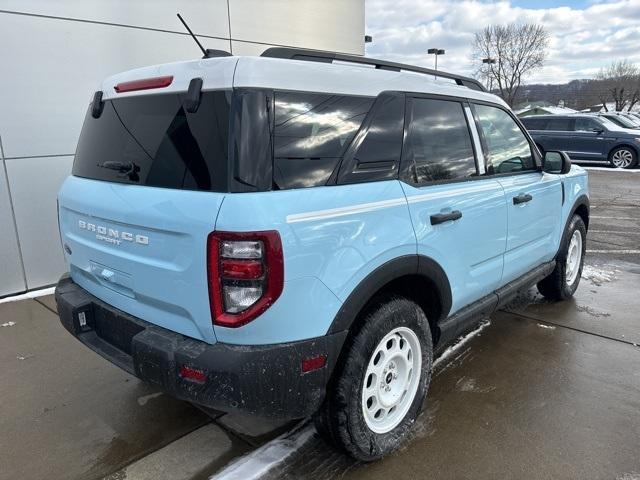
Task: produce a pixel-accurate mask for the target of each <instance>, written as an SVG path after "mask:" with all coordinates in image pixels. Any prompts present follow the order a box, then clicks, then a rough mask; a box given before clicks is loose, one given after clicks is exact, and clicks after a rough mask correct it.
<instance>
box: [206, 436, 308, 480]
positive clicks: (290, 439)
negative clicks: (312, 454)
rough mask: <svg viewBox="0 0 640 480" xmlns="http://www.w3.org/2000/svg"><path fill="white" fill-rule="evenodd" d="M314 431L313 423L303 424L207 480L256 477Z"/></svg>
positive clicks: (295, 447)
mask: <svg viewBox="0 0 640 480" xmlns="http://www.w3.org/2000/svg"><path fill="white" fill-rule="evenodd" d="M315 432H316V430H315V428H313V425H311V424H309V423H307V424H303V425H301V426H299V427H297V429H294V430H292V431H290V432H288V433H285V434H283V435H281V436H279V437H278V438H276V439H275V440H272V441H270V442H268V443H266V444H264V445H263V446H262V447H260V448H258V449H257V450H254V451H253V452H251V453H249V454H247V455H245V456H244V457H242V458H240V459H238V460H236V461H235V462H233V463H231V464H230V465H229V466H227V467H226V468H225V469H224V470H222V471H221V472H219V473H217V474H216V475H214V476H213V477H210V478H209V480H253V479H258V478H260V477H262V476H263V475H264V474H265V473H267V472H268V471H269V470H271V469H273V468H274V467H275V466H276V465H278V464H279V463H281V462H283V461H284V460H286V459H287V457H289V456H290V455H291V454H292V453H294V452H296V451H297V450H298V449H300V447H302V446H303V445H304V444H305V443H307V442H308V441H309V440H310V439H311V437H313V435H314V434H315Z"/></svg>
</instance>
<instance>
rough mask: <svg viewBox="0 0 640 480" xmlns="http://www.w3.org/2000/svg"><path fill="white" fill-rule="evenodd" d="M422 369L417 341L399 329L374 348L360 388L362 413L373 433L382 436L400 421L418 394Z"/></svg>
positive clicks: (407, 332) (390, 333)
mask: <svg viewBox="0 0 640 480" xmlns="http://www.w3.org/2000/svg"><path fill="white" fill-rule="evenodd" d="M421 367H422V351H421V349H420V341H419V340H418V336H417V335H416V334H415V333H414V332H413V330H411V329H409V328H406V327H399V328H396V329H394V330H392V331H391V332H389V333H388V334H387V335H386V336H385V337H384V338H383V339H382V340H381V341H380V343H379V344H378V346H377V347H376V348H375V349H374V351H373V355H372V356H371V358H370V359H369V364H368V366H367V369H366V371H365V375H364V380H363V386H362V412H363V414H364V419H365V422H366V424H367V426H368V427H369V428H370V429H371V430H372V431H374V432H375V433H386V432H389V431H391V430H393V429H394V428H395V427H397V426H398V425H399V424H400V422H402V420H403V419H404V417H405V415H406V414H407V411H408V410H409V408H410V407H411V404H412V403H413V399H414V398H415V396H416V392H417V391H418V385H419V382H420V372H421Z"/></svg>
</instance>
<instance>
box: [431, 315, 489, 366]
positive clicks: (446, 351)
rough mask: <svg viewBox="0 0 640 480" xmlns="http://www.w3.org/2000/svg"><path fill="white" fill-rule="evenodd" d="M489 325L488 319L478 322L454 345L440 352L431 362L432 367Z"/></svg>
mask: <svg viewBox="0 0 640 480" xmlns="http://www.w3.org/2000/svg"><path fill="white" fill-rule="evenodd" d="M489 325H491V322H490V321H489V320H485V321H483V322H482V323H481V324H480V326H479V327H478V328H476V329H475V330H473V331H471V332H469V333H467V334H466V335H465V336H464V337H460V338H459V339H458V341H457V342H456V343H455V344H454V345H451V346H450V347H449V348H447V349H446V350H445V351H444V352H442V355H440V356H439V357H438V358H437V359H436V361H435V362H433V368H436V367H437V366H438V365H440V364H441V363H442V362H444V361H445V360H447V359H449V358H450V357H451V356H452V355H454V354H455V353H456V352H458V351H459V350H460V349H461V348H462V347H463V346H464V345H465V344H466V343H467V342H468V341H469V340H471V339H472V338H473V337H475V336H476V335H478V334H479V333H480V332H482V330H484V329H485V328H487V327H488V326H489Z"/></svg>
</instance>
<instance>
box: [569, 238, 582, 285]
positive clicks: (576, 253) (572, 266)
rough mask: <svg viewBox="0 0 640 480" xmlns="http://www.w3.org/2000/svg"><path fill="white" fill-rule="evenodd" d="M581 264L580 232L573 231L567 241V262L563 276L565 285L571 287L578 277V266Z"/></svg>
mask: <svg viewBox="0 0 640 480" xmlns="http://www.w3.org/2000/svg"><path fill="white" fill-rule="evenodd" d="M581 262H582V233H581V232H580V230H574V232H573V235H571V240H570V241H569V248H568V250H567V262H566V266H565V276H566V279H567V285H573V282H575V281H576V278H577V277H578V272H579V271H580V264H581Z"/></svg>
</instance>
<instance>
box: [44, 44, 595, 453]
mask: <svg viewBox="0 0 640 480" xmlns="http://www.w3.org/2000/svg"><path fill="white" fill-rule="evenodd" d="M214 55H218V56H214ZM336 60H339V62H334V61H336ZM371 66H374V67H375V68H371ZM435 75H437V79H434V76H435ZM58 202H59V222H60V232H61V238H62V244H63V248H64V251H65V257H66V261H67V265H68V268H69V273H68V274H67V275H65V276H64V277H63V278H62V279H61V280H60V283H59V284H58V287H57V289H56V300H57V303H58V311H59V313H60V319H61V321H62V324H63V325H64V326H65V328H66V329H67V330H68V331H69V332H70V333H72V334H73V335H74V336H76V337H77V338H78V339H79V340H80V341H82V342H83V343H84V344H85V345H87V346H88V347H89V348H91V349H93V350H94V351H96V352H97V353H99V354H100V355H102V356H103V357H105V358H107V359H108V360H110V361H112V362H113V363H115V364H116V365H118V366H120V367H122V368H123V369H125V370H127V371H128V372H130V373H132V374H134V375H136V376H137V377H139V378H141V379H143V380H144V381H147V382H150V383H153V384H155V385H157V386H158V387H160V388H162V389H164V390H165V391H166V392H169V393H170V394H172V395H175V396H176V397H179V398H182V399H185V400H188V401H190V402H193V403H196V404H199V405H202V406H205V407H210V408H214V409H220V410H226V411H231V410H239V411H243V412H248V413H251V414H256V415H264V416H271V417H279V418H301V417H305V416H309V415H314V417H315V419H316V424H317V426H318V429H319V431H320V432H322V433H323V434H324V435H325V436H326V437H327V438H328V439H330V440H331V441H332V442H333V443H334V444H336V445H337V446H339V447H341V448H342V449H344V450H345V451H347V452H348V453H349V454H351V455H352V456H354V457H356V458H358V459H361V460H365V461H369V460H374V459H377V458H380V457H381V456H383V455H385V454H387V453H388V452H390V451H392V450H393V449H395V448H397V447H398V445H399V444H400V443H401V442H402V441H403V440H404V439H405V438H406V437H407V433H408V431H409V429H410V428H411V425H412V424H413V423H414V420H415V418H416V416H417V415H418V413H419V411H420V409H421V407H422V403H423V399H424V397H425V395H426V393H427V388H428V386H429V381H430V378H431V369H432V364H433V358H434V356H435V355H437V354H438V353H439V352H440V351H442V350H443V349H444V348H445V346H446V345H447V344H448V343H450V342H451V341H452V340H455V339H456V338H457V337H459V336H460V335H462V334H463V333H465V332H466V331H468V330H469V329H471V328H472V327H473V326H474V324H475V323H476V322H477V321H478V320H479V319H480V318H481V317H483V316H487V315H489V314H491V313H492V312H493V311H494V310H495V309H497V308H499V307H500V306H501V305H503V304H504V303H505V302H507V301H509V299H510V298H512V297H513V296H514V295H515V294H516V292H517V291H518V290H520V289H523V288H526V287H528V286H530V285H533V284H536V283H537V285H538V288H539V290H540V292H542V294H543V295H545V296H546V297H548V298H551V299H556V300H562V299H566V298H569V297H571V295H573V293H574V292H575V290H576V288H577V287H578V283H579V281H580V274H581V269H582V261H583V258H584V253H585V243H586V233H587V227H588V223H589V200H588V192H587V175H586V172H585V171H584V170H582V169H580V168H579V167H576V166H573V167H572V166H571V164H570V161H569V159H568V157H567V156H566V155H565V154H563V153H560V152H546V154H545V157H544V158H542V157H541V155H540V153H539V152H538V150H537V148H536V147H535V144H534V143H533V142H532V140H531V138H530V137H529V135H528V134H527V133H526V131H525V130H524V129H523V128H522V126H521V125H520V123H519V122H518V120H517V119H516V117H515V116H514V115H513V113H512V112H511V111H510V110H509V109H508V108H507V107H506V105H505V104H504V102H502V101H501V100H500V99H498V98H497V97H495V96H494V95H491V94H489V93H486V92H485V91H484V89H483V88H482V86H481V85H480V84H479V83H478V82H476V81H475V80H472V79H468V78H464V77H459V76H456V75H452V74H447V73H443V72H433V71H430V70H426V69H420V68H416V67H411V66H408V65H400V64H395V63H390V62H382V61H377V60H371V59H365V58H361V57H348V56H344V55H338V54H332V53H323V52H312V51H300V50H291V49H281V48H279V49H270V50H267V51H266V52H265V53H264V54H263V55H262V56H261V57H233V56H227V55H224V54H222V53H220V52H217V53H212V54H211V55H209V56H208V57H207V58H204V59H202V60H197V61H191V62H181V63H174V64H168V65H159V66H154V67H148V68H143V69H139V70H134V71H130V72H126V73H123V74H120V75H116V76H113V77H111V78H109V79H107V80H105V81H104V82H103V84H102V86H101V89H100V90H99V91H98V92H96V94H95V95H94V98H93V101H92V103H91V105H90V106H89V109H88V112H87V116H86V119H85V123H84V127H83V129H82V134H81V136H80V140H79V143H78V148H77V152H76V157H75V163H74V166H73V172H72V175H71V176H70V177H69V178H68V179H67V180H66V181H65V183H64V185H63V186H62V189H61V191H60V194H59V197H58Z"/></svg>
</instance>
